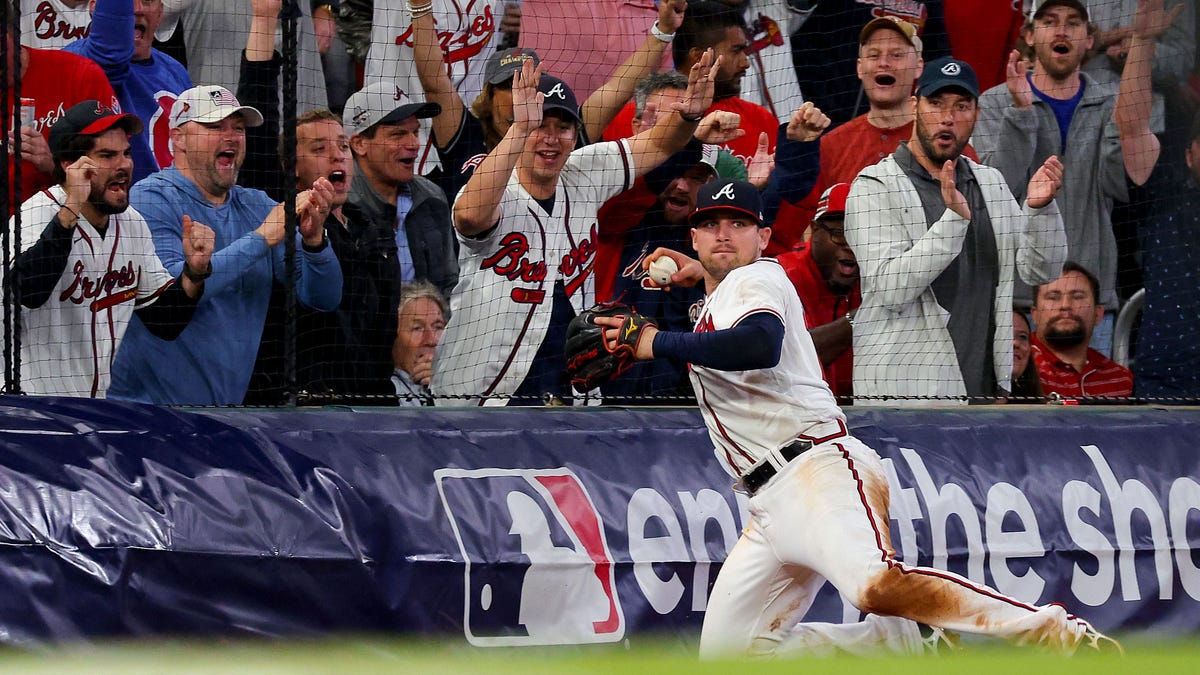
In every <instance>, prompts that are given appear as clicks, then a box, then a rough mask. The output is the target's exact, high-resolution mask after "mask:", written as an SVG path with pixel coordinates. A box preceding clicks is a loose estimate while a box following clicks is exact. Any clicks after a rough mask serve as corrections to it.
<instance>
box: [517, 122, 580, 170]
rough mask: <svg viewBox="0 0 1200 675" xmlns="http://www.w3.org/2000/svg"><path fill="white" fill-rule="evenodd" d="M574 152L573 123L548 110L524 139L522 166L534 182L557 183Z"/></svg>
mask: <svg viewBox="0 0 1200 675" xmlns="http://www.w3.org/2000/svg"><path fill="white" fill-rule="evenodd" d="M574 149H575V123H574V122H573V121H571V120H568V119H564V118H562V117H559V116H558V115H557V114H555V113H554V111H551V112H550V113H548V114H547V115H545V116H543V117H542V124H541V126H539V127H538V128H537V129H534V130H533V133H531V134H529V138H528V139H526V140H525V152H524V153H523V154H522V163H523V164H524V165H525V166H526V167H527V168H528V170H529V174H530V176H531V177H532V178H533V179H534V181H535V182H538V183H546V182H550V181H557V180H558V175H559V174H560V173H562V170H563V167H564V166H566V164H567V157H569V156H570V154H571V151H572V150H574Z"/></svg>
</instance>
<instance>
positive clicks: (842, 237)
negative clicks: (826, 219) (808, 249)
mask: <svg viewBox="0 0 1200 675" xmlns="http://www.w3.org/2000/svg"><path fill="white" fill-rule="evenodd" d="M813 227H814V228H816V229H818V230H825V233H826V234H828V235H829V240H830V241H832V242H833V243H835V244H837V245H838V246H845V245H846V230H844V229H836V230H835V229H833V228H831V227H829V226H827V225H825V224H823V223H821V222H819V221H818V222H815V223H813Z"/></svg>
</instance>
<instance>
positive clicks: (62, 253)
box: [13, 216, 75, 309]
mask: <svg viewBox="0 0 1200 675" xmlns="http://www.w3.org/2000/svg"><path fill="white" fill-rule="evenodd" d="M74 237H75V228H67V227H63V226H62V224H61V223H59V220H58V216H55V217H54V218H52V219H51V220H50V224H49V225H47V226H46V229H45V230H43V231H42V236H41V237H40V238H38V240H37V243H36V244H34V245H33V246H31V247H29V248H28V249H27V250H24V251H21V254H20V255H18V256H17V258H16V260H14V261H13V269H14V271H15V272H16V274H17V279H18V283H17V284H16V289H17V298H18V299H19V300H20V302H21V305H22V306H24V307H26V308H28V309H35V308H37V307H41V306H42V305H44V304H46V301H47V300H49V299H50V295H51V294H52V293H54V287H55V286H57V285H58V281H59V279H61V278H62V275H63V273H64V272H66V270H67V263H68V262H69V261H70V258H71V242H72V241H73V240H74Z"/></svg>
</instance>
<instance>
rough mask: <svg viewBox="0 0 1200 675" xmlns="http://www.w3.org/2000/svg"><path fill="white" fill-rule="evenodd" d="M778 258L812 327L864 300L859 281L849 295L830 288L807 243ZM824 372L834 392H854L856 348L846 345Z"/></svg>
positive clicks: (842, 395)
mask: <svg viewBox="0 0 1200 675" xmlns="http://www.w3.org/2000/svg"><path fill="white" fill-rule="evenodd" d="M776 260H778V261H779V264H780V265H782V266H783V270H784V271H785V272H787V275H788V279H790V280H791V282H792V285H793V286H795V287H796V293H797V294H798V295H799V296H800V304H801V305H803V306H804V323H805V325H806V326H807V328H808V329H809V330H812V329H813V328H816V327H817V326H824V325H825V324H827V323H832V322H834V321H837V320H838V319H840V318H842V317H843V316H846V313H847V312H851V311H853V310H856V309H858V306H859V305H861V304H862V293H861V292H860V290H859V285H858V284H857V283H856V284H854V288H852V289H851V290H850V293H849V294H848V295H837V294H835V293H834V292H833V291H832V290H830V288H829V284H828V283H826V282H825V278H824V277H823V276H821V270H819V269H817V264H816V263H815V262H813V259H812V251H811V249H810V247H809V245H808V244H801V245H800V247H799V248H797V249H796V250H794V251H788V252H787V253H783V254H781V255H779V256H776ZM824 375H825V382H827V383H828V384H829V388H830V389H832V390H833V395H834V396H837V397H839V398H841V397H847V398H848V397H850V396H853V395H854V354H853V350H852V349H847V350H846V351H845V352H843V353H842V355H841V356H839V357H838V358H837V359H836V360H835V361H834V362H833V363H831V364H829V365H828V366H825V367H824Z"/></svg>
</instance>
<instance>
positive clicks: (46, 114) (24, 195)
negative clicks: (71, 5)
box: [5, 48, 121, 227]
mask: <svg viewBox="0 0 1200 675" xmlns="http://www.w3.org/2000/svg"><path fill="white" fill-rule="evenodd" d="M22 49H23V50H25V51H26V52H27V53H28V54H29V57H28V58H29V68H28V69H27V70H26V71H25V77H24V78H22V79H21V98H27V99H33V101H34V106H35V109H36V111H37V112H36V115H35V117H36V120H35V122H34V128H36V129H37V130H38V131H39V132H41V134H42V136H44V137H45V138H46V139H47V140H49V138H50V127H51V125H53V124H54V123H55V122H57V121H58V119H59V118H60V117H62V116H63V115H65V114H66V112H67V108H70V107H71V106H73V105H75V104H76V103H79V102H80V101H87V100H90V99H95V100H97V101H100V102H101V103H103V104H105V105H107V106H110V107H112V108H114V109H117V110H120V109H121V105H120V104H119V103H118V102H117V95H116V94H115V93H113V88H112V86H111V85H109V83H108V77H107V76H105V74H104V71H103V70H101V69H100V66H98V65H96V63H95V62H94V61H92V60H91V59H88V58H85V57H83V56H79V55H77V54H71V53H68V52H63V51H57V50H53V49H27V48H22ZM5 105H6V106H8V107H9V109H11V108H12V92H11V91H9V92H8V93H7V96H6V100H5ZM14 165H15V162H13V161H12V158H11V157H10V158H9V160H8V184H9V185H14V180H13V167H14ZM53 184H54V180H53V178H51V176H50V174H48V173H41V172H39V171H38V170H37V169H36V168H34V166H33V164H30V163H29V162H24V163H23V164H22V165H21V193H20V195H19V196H18V195H17V194H16V193H13V192H10V193H9V209H8V215H10V216H11V215H12V214H13V211H15V210H16V207H17V206H18V205H19V204H20V202H22V201H24V200H26V199H29V198H30V197H32V196H33V195H35V194H37V193H38V191H39V190H43V189H45V188H48V187H50V186H51V185H53ZM42 226H43V227H44V226H45V223H42Z"/></svg>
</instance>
